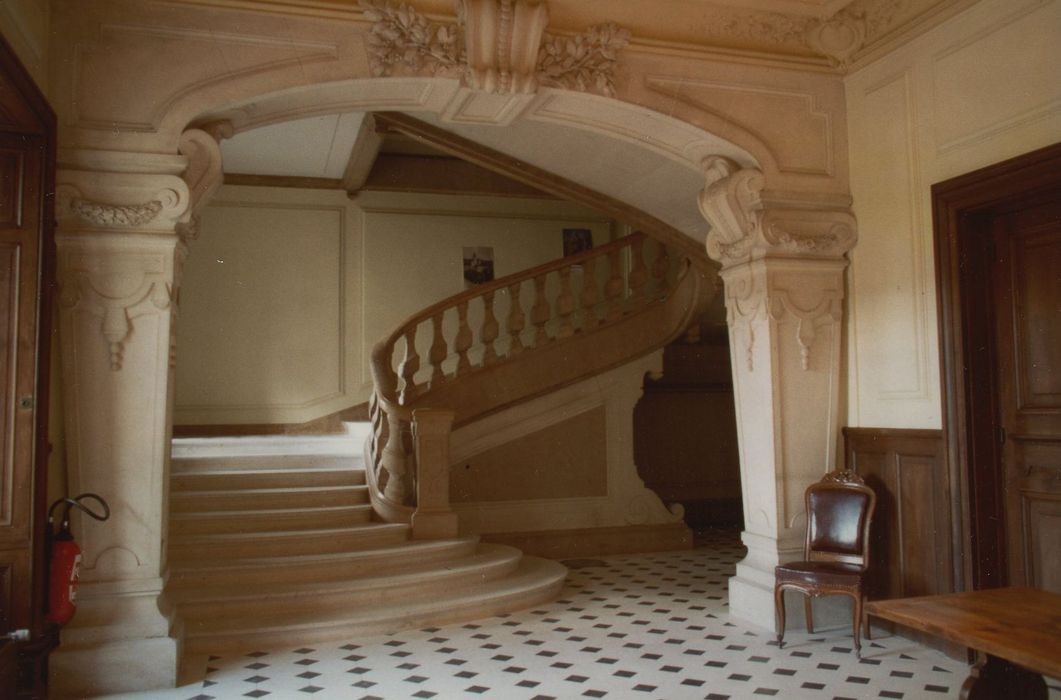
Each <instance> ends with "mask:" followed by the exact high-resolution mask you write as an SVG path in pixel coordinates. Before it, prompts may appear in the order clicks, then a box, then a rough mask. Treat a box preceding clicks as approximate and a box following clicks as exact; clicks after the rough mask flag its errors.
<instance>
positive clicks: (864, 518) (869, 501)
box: [804, 471, 877, 570]
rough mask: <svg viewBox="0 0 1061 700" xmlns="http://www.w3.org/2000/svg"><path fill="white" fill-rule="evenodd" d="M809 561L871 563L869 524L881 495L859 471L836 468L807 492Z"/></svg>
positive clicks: (806, 554)
mask: <svg viewBox="0 0 1061 700" xmlns="http://www.w3.org/2000/svg"><path fill="white" fill-rule="evenodd" d="M806 505H807V542H806V545H805V548H804V549H805V552H804V557H805V558H806V559H807V561H832V562H840V563H844V564H855V565H858V566H860V567H861V568H862V569H863V570H865V569H866V567H867V566H869V524H870V521H871V520H872V518H873V509H874V507H875V506H876V505H877V496H876V494H875V493H874V492H873V489H871V488H870V487H868V486H866V482H865V481H863V480H862V477H860V476H859V475H858V474H855V473H854V472H850V471H836V472H830V473H828V474H826V475H825V476H824V477H823V478H822V480H821V481H819V482H817V483H814V484H811V485H810V486H809V487H808V488H807V493H806Z"/></svg>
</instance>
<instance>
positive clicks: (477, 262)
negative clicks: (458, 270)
mask: <svg viewBox="0 0 1061 700" xmlns="http://www.w3.org/2000/svg"><path fill="white" fill-rule="evenodd" d="M493 281H494V249H493V248H492V247H490V246H476V247H468V246H465V247H464V288H465V289H467V288H469V287H474V286H475V285H477V284H485V283H486V282H493Z"/></svg>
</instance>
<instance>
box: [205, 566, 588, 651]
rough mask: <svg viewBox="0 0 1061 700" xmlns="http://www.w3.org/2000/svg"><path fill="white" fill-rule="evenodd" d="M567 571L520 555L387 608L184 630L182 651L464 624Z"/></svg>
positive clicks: (544, 593)
mask: <svg viewBox="0 0 1061 700" xmlns="http://www.w3.org/2000/svg"><path fill="white" fill-rule="evenodd" d="M566 577H567V569H566V568H565V567H564V566H563V565H561V564H559V563H557V562H555V561H550V560H548V559H539V558H537V557H523V558H522V559H521V560H520V563H519V566H518V567H517V568H516V570H515V571H514V572H513V573H512V574H511V575H510V576H506V577H504V578H501V579H497V580H493V581H486V582H484V583H482V584H481V585H477V586H471V587H468V588H466V589H464V590H463V591H460V592H459V593H457V592H454V594H452V595H446V594H441V593H440V595H439V596H437V597H435V598H433V599H430V600H416V601H411V602H409V603H405V604H401V603H397V604H390V605H385V606H379V607H373V608H371V609H364V610H341V611H339V610H336V611H330V612H329V614H328V615H326V616H324V615H320V614H314V615H301V616H300V615H297V614H288V615H284V614H277V615H270V616H259V617H257V618H255V619H253V620H232V621H231V624H229V625H227V626H226V627H225V628H224V629H218V630H209V631H208V630H203V629H199V630H195V631H194V632H193V631H192V630H191V629H190V628H191V625H189V629H188V632H187V635H186V637H185V640H184V647H185V650H186V651H187V652H191V653H206V652H213V651H224V650H245V649H251V648H253V649H272V648H279V647H287V646H291V645H293V644H311V643H319V642H328V641H334V640H341V639H350V638H355V637H364V636H369V635H376V634H389V633H391V632H397V631H399V630H404V629H419V628H423V627H431V626H435V625H442V624H451V623H455V622H465V621H467V620H473V619H476V618H482V617H489V616H491V615H498V614H500V613H503V612H511V611H514V610H520V609H523V608H527V607H531V606H533V605H537V604H539V603H543V602H545V601H548V600H551V599H552V598H554V597H556V596H557V595H559V593H560V589H561V588H562V587H563V584H564V579H565V578H566Z"/></svg>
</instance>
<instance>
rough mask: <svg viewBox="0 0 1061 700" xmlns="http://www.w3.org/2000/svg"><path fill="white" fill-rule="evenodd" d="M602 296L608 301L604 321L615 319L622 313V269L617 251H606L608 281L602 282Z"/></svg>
mask: <svg viewBox="0 0 1061 700" xmlns="http://www.w3.org/2000/svg"><path fill="white" fill-rule="evenodd" d="M604 298H605V300H606V301H607V303H608V308H607V310H606V312H605V316H604V320H605V321H615V320H616V319H618V318H620V317H621V316H622V315H623V271H622V266H621V265H620V259H619V251H618V250H613V251H611V252H610V253H608V281H607V282H605V283H604Z"/></svg>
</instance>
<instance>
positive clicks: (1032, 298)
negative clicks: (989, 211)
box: [1011, 217, 1061, 427]
mask: <svg viewBox="0 0 1061 700" xmlns="http://www.w3.org/2000/svg"><path fill="white" fill-rule="evenodd" d="M1013 225H1014V226H1016V227H1020V226H1021V221H1020V218H1019V217H1017V220H1016V221H1015V222H1014V224H1013ZM1011 255H1012V273H1011V277H1012V280H1013V294H1012V301H1013V309H1012V314H1013V331H1014V332H1013V339H1014V355H1015V360H1016V361H1015V363H1014V367H1013V370H1014V374H1015V376H1014V379H1015V380H1016V382H1017V383H1016V388H1017V396H1016V397H1015V398H1016V406H1015V410H1016V411H1018V412H1019V413H1020V414H1021V415H1022V417H1023V418H1024V419H1025V420H1030V421H1032V422H1035V418H1036V417H1037V416H1038V415H1041V414H1042V413H1044V412H1045V413H1049V414H1053V415H1055V416H1056V415H1058V414H1059V413H1061V372H1058V371H1057V366H1056V365H1057V358H1058V357H1059V356H1061V307H1059V306H1058V300H1061V226H1059V225H1058V223H1057V222H1056V221H1047V222H1042V223H1037V224H1035V225H1032V226H1028V227H1024V228H1022V229H1020V235H1017V236H1012V237H1011ZM1029 427H1031V426H1029Z"/></svg>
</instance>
